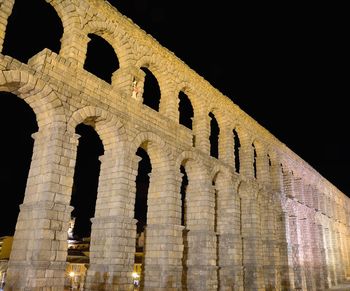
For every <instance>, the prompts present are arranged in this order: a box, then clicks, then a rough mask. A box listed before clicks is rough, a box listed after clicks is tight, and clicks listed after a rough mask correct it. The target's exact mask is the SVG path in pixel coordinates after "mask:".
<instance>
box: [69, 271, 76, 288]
mask: <svg viewBox="0 0 350 291" xmlns="http://www.w3.org/2000/svg"><path fill="white" fill-rule="evenodd" d="M69 277H70V286H71V289H72V290H73V287H74V286H73V284H74V277H75V273H74V272H73V271H71V272H69Z"/></svg>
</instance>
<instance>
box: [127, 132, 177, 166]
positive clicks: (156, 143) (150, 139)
mask: <svg viewBox="0 0 350 291" xmlns="http://www.w3.org/2000/svg"><path fill="white" fill-rule="evenodd" d="M145 143H149V144H152V146H151V147H149V144H148V145H147V153H148V154H149V155H150V159H151V161H152V160H154V159H156V158H161V159H166V158H170V157H171V156H172V152H171V149H170V148H169V146H168V145H167V144H166V143H165V141H164V140H163V139H162V138H161V137H160V136H158V135H156V134H155V133H153V132H150V131H148V132H141V133H139V134H138V135H137V136H136V137H135V138H134V140H133V141H132V144H131V145H130V153H131V154H134V153H136V150H137V148H139V147H140V146H141V145H143V144H145ZM155 147H156V148H155ZM148 150H150V152H148Z"/></svg>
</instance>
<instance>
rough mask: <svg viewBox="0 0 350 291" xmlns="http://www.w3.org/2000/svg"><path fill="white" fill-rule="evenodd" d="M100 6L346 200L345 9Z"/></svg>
mask: <svg viewBox="0 0 350 291" xmlns="http://www.w3.org/2000/svg"><path fill="white" fill-rule="evenodd" d="M109 2H110V3H111V4H112V5H114V6H115V7H116V8H117V9H118V10H119V11H120V12H122V13H123V14H124V15H126V16H128V17H130V18H131V19H132V20H133V21H134V22H135V23H136V24H138V25H139V26H140V27H141V28H142V29H144V30H145V31H146V32H147V33H149V34H151V35H152V36H153V37H154V38H155V39H157V40H158V41H159V43H160V44H161V45H163V46H165V47H167V48H168V49H169V50H171V51H173V52H174V53H175V55H177V56H178V57H179V58H180V59H182V60H183V61H184V62H185V63H186V64H188V65H189V66H190V67H191V68H192V69H194V70H195V71H196V72H197V73H198V74H199V75H201V76H203V77H204V78H205V79H206V80H207V81H209V82H210V83H211V84H212V85H213V86H214V87H215V88H217V89H218V90H219V91H221V92H222V93H223V94H224V95H226V96H227V97H229V98H231V99H232V100H233V102H235V103H236V104H237V105H238V106H239V107H240V108H241V109H242V110H244V111H245V112H246V113H248V114H249V115H250V116H252V117H253V118H254V119H255V120H256V121H257V122H258V123H260V124H261V125H262V126H264V127H265V128H266V129H268V130H269V131H270V132H271V133H272V134H273V135H275V136H276V137H277V138H278V139H279V140H280V141H281V142H282V143H285V144H286V145H287V146H288V147H289V148H290V149H291V150H293V151H294V152H295V153H297V154H298V155H299V156H300V157H301V158H303V159H304V160H305V161H307V162H308V163H309V164H310V165H311V166H313V167H314V168H315V169H316V170H317V171H318V172H319V173H320V174H321V175H323V176H324V177H325V178H327V179H328V180H329V181H330V182H332V183H333V184H334V185H335V186H336V187H338V188H339V189H340V190H341V191H343V192H345V193H348V195H349V194H350V179H349V178H348V170H347V169H348V164H349V162H350V158H349V154H348V149H349V145H350V141H349V138H348V124H349V122H348V119H347V116H348V106H347V102H348V101H347V98H348V97H349V87H348V71H349V56H348V52H349V45H348V43H347V37H346V35H347V34H348V32H347V30H348V29H347V27H350V24H349V18H348V17H347V16H346V13H345V11H346V9H345V7H342V5H341V4H339V3H337V4H330V3H323V4H322V3H317V4H305V3H303V4H299V5H296V4H293V3H292V2H288V3H285V4H281V3H279V4H276V3H267V2H266V1H263V2H260V3H259V4H257V3H253V2H250V1H249V2H244V3H242V1H239V2H234V3H232V1H215V2H212V1H200V2H199V1H185V0H182V1H154V0H141V1H140V0H132V1H129V0H128V1H126V0H125V1H117V0H110V1H109ZM238 3H239V4H238Z"/></svg>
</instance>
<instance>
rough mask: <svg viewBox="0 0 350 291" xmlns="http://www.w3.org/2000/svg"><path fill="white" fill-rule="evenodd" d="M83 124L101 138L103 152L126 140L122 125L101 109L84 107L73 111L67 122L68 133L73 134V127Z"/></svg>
mask: <svg viewBox="0 0 350 291" xmlns="http://www.w3.org/2000/svg"><path fill="white" fill-rule="evenodd" d="M84 122H85V123H87V124H90V125H91V124H92V125H93V127H94V128H95V130H96V132H97V133H98V135H99V136H100V137H101V140H102V143H103V146H104V148H105V150H108V149H109V148H110V147H112V146H114V145H115V144H117V143H118V142H124V141H125V140H126V130H125V127H124V125H123V123H122V122H121V121H119V120H118V119H117V118H116V117H115V116H114V115H112V114H111V113H108V112H107V111H105V110H103V109H100V108H97V107H94V106H86V107H84V108H81V109H79V110H77V111H75V112H74V113H73V115H72V116H71V118H70V119H69V121H68V125H67V127H68V131H70V132H71V133H74V131H75V127H76V126H77V125H78V124H80V123H84Z"/></svg>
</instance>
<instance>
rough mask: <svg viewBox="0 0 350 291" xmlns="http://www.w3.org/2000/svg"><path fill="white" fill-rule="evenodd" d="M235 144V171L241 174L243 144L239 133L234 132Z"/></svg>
mask: <svg viewBox="0 0 350 291" xmlns="http://www.w3.org/2000/svg"><path fill="white" fill-rule="evenodd" d="M233 143H234V157H235V171H236V173H239V171H240V160H239V149H240V147H241V142H240V140H239V136H238V133H237V131H236V130H235V129H234V130H233Z"/></svg>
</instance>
